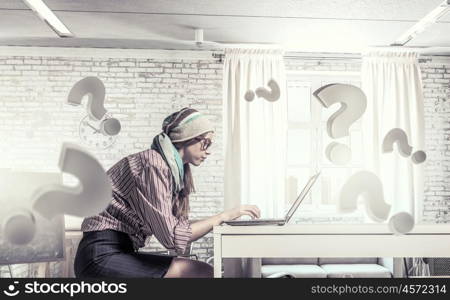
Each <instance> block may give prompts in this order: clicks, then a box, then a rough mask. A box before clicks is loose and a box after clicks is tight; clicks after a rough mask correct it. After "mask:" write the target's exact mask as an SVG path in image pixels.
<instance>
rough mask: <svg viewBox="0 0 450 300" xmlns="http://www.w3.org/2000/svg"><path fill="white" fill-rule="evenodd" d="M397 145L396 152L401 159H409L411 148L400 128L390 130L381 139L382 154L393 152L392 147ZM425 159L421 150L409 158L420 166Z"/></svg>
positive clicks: (425, 156)
mask: <svg viewBox="0 0 450 300" xmlns="http://www.w3.org/2000/svg"><path fill="white" fill-rule="evenodd" d="M394 143H395V144H397V149H398V152H399V154H400V155H401V156H403V157H409V156H410V155H411V152H412V147H411V146H410V145H409V143H408V136H407V135H406V133H405V132H404V131H403V130H402V129H400V128H394V129H391V130H390V131H389V132H388V133H387V134H386V136H385V137H384V139H383V149H382V151H383V153H390V152H393V151H394V147H393V145H394ZM426 159H427V154H426V153H425V152H423V151H421V150H419V151H416V152H414V153H413V155H412V156H411V160H412V162H413V163H415V164H421V163H423V162H424V161H425V160H426Z"/></svg>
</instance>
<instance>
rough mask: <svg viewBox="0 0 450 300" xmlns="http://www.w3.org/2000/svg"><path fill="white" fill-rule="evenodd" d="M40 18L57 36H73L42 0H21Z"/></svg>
mask: <svg viewBox="0 0 450 300" xmlns="http://www.w3.org/2000/svg"><path fill="white" fill-rule="evenodd" d="M23 2H25V4H26V5H27V6H28V7H29V8H31V9H32V10H33V11H34V12H35V13H36V14H37V15H38V16H39V18H40V19H42V20H43V21H44V22H45V23H47V25H48V26H50V28H51V29H53V31H54V32H56V34H57V35H58V36H59V37H73V34H72V33H71V32H70V31H69V29H67V27H66V26H65V25H64V24H63V23H62V22H61V21H60V20H59V19H58V17H57V16H56V15H55V14H54V13H53V12H52V11H51V10H50V8H48V6H47V5H46V4H45V3H44V2H43V1H42V0H23Z"/></svg>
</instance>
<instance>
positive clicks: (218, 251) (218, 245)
mask: <svg viewBox="0 0 450 300" xmlns="http://www.w3.org/2000/svg"><path fill="white" fill-rule="evenodd" d="M221 277H222V235H221V234H214V278H221Z"/></svg>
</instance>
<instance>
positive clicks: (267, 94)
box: [244, 79, 281, 102]
mask: <svg viewBox="0 0 450 300" xmlns="http://www.w3.org/2000/svg"><path fill="white" fill-rule="evenodd" d="M267 85H268V86H269V87H270V88H271V91H269V90H267V89H266V88H265V87H259V88H257V89H256V91H255V92H256V95H257V96H258V97H259V98H264V99H266V100H268V101H270V102H275V101H277V100H278V99H280V95H281V91H280V86H279V85H278V83H277V82H276V81H275V80H274V79H270V80H269V82H268V83H267ZM255 92H253V91H252V90H248V91H247V92H246V93H245V95H244V98H245V100H247V101H249V102H250V101H253V100H254V99H255Z"/></svg>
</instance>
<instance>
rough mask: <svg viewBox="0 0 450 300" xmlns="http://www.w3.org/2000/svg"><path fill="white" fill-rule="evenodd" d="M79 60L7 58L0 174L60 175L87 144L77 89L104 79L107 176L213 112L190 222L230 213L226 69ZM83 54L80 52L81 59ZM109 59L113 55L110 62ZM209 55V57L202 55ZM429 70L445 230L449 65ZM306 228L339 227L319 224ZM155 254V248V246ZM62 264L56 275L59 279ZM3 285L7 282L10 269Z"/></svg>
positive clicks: (346, 63)
mask: <svg viewBox="0 0 450 300" xmlns="http://www.w3.org/2000/svg"><path fill="white" fill-rule="evenodd" d="M82 50H83V54H82V55H81V54H80V55H79V56H76V55H73V54H72V55H65V56H60V55H45V56H43V55H40V53H41V50H39V52H34V53H32V52H31V51H29V52H30V53H31V54H21V55H20V56H18V55H14V54H13V55H11V54H10V55H7V56H5V55H3V56H2V55H0V139H1V140H0V153H1V154H2V155H1V157H0V168H14V169H25V170H30V171H44V172H45V171H53V172H59V170H58V168H57V162H58V158H59V151H60V145H61V143H62V142H63V141H69V142H74V143H77V144H80V141H79V138H78V124H79V122H80V120H81V118H82V117H84V116H85V115H86V110H85V106H84V105H85V103H83V106H81V107H74V106H70V105H67V104H66V98H67V94H68V92H69V90H70V88H71V87H72V86H73V85H74V84H75V82H76V81H78V80H79V79H81V78H83V77H86V76H97V77H99V78H100V79H101V80H102V81H103V82H104V84H105V87H106V100H105V108H106V109H107V110H108V112H110V113H112V114H113V115H114V117H116V118H118V119H119V120H120V121H121V123H122V131H121V133H120V134H119V137H118V139H117V141H116V143H115V144H114V145H113V146H112V147H110V148H108V149H103V150H102V149H92V148H89V149H88V150H89V151H90V152H91V153H93V154H94V155H95V156H96V157H97V159H98V160H99V161H100V162H101V163H102V164H103V166H104V167H105V168H106V169H107V168H109V167H110V166H112V165H113V164H114V163H115V162H116V161H118V160H119V159H120V158H122V157H123V156H126V155H128V154H131V153H134V152H138V151H141V150H143V149H146V148H147V147H148V146H149V144H150V143H151V139H152V137H153V136H154V135H155V134H157V133H158V132H159V131H160V126H161V123H162V120H163V118H164V117H165V116H166V115H168V114H169V113H171V112H173V111H175V110H178V109H180V108H181V107H184V106H191V107H193V108H196V109H198V110H200V111H203V112H205V113H206V114H207V115H208V116H209V117H210V118H211V119H212V120H213V122H214V123H215V125H216V126H217V127H216V128H217V135H216V138H215V140H216V147H215V151H214V153H213V154H212V155H211V156H210V158H209V159H208V160H207V161H206V162H205V164H204V165H203V166H202V167H201V168H193V172H194V176H195V178H196V187H197V193H196V194H195V195H194V196H193V197H192V200H191V217H192V218H193V219H197V218H203V217H207V216H210V215H212V214H215V213H217V212H219V211H220V210H221V209H222V206H223V158H222V145H221V141H222V128H221V127H222V126H221V125H222V115H221V114H222V98H221V94H222V88H221V86H222V64H221V63H219V62H218V61H217V60H216V59H213V58H212V57H211V56H210V54H201V55H198V54H195V55H193V54H192V53H181V54H178V55H173V54H172V53H173V52H170V51H166V52H164V53H165V54H164V53H163V54H161V53H162V52H161V51H159V52H157V55H152V52H146V53H145V55H143V54H142V53H141V52H132V51H127V53H128V54H127V55H123V54H121V55H119V56H118V55H115V54H114V53H115V52H114V50H108V51H109V52H108V51H106V52H102V53H101V54H99V51H98V50H93V49H82ZM80 53H81V52H80ZM108 53H112V54H114V55H111V56H109V55H108ZM204 53H205V52H204ZM439 61H440V62H436V61H435V60H434V59H433V60H432V61H427V62H423V63H421V67H422V69H423V74H424V85H425V117H426V123H425V124H426V138H427V141H426V145H427V148H426V150H427V154H428V160H427V167H426V193H425V196H426V198H425V203H424V216H423V219H424V221H426V222H434V221H437V222H447V221H448V220H449V217H448V211H449V206H450V200H449V199H450V189H449V186H450V184H449V172H450V148H449V147H450V146H449V145H450V141H449V134H450V126H449V121H448V120H449V116H450V105H449V102H448V101H449V93H450V92H449V76H450V59H449V60H445V59H444V60H443V61H444V62H441V61H442V59H440V60H439ZM360 66H361V64H360V61H358V60H350V59H345V58H344V59H342V60H322V59H317V60H311V59H308V60H302V59H286V67H287V70H288V71H292V70H300V71H352V72H355V71H356V72H357V71H359V70H360ZM304 221H306V222H315V223H324V222H325V223H326V222H330V221H333V222H339V220H337V219H335V218H334V219H332V220H331V219H327V218H320V219H311V220H304ZM148 247H149V248H150V249H156V248H158V245H157V243H154V242H151V243H149V244H148ZM194 253H196V254H198V255H199V256H200V259H202V260H204V259H206V258H207V257H209V256H211V255H213V250H212V235H211V234H208V235H206V236H205V237H204V238H202V239H200V240H199V241H198V242H196V243H195V244H194ZM59 269H60V268H59V266H58V264H55V265H52V270H53V271H52V272H53V273H54V274H53V275H54V276H58V274H59V273H58V272H59ZM27 270H29V268H28V265H15V266H14V273H15V274H14V275H15V276H21V275H22V276H28V275H27V274H29V273H27ZM0 271H2V272H3V274H2V273H0V277H1V276H6V277H7V276H9V275H8V274H7V269H6V268H2V269H0Z"/></svg>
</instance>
